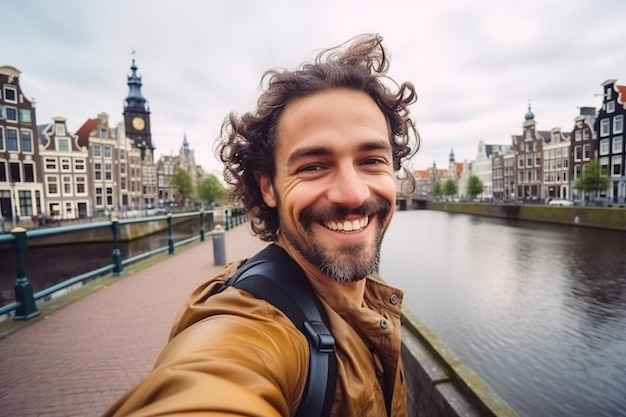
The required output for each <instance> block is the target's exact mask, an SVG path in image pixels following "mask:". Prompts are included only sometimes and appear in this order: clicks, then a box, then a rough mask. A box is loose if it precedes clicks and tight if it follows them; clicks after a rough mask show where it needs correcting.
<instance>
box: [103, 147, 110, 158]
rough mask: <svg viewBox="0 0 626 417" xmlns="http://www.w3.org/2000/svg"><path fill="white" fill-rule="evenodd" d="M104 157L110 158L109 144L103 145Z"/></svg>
mask: <svg viewBox="0 0 626 417" xmlns="http://www.w3.org/2000/svg"><path fill="white" fill-rule="evenodd" d="M104 157H105V158H110V157H111V147H110V146H105V147H104Z"/></svg>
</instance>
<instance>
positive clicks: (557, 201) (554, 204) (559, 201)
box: [548, 198, 574, 206]
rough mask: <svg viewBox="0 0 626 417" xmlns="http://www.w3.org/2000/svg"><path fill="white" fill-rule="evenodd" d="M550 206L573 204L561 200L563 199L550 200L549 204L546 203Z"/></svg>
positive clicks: (572, 203)
mask: <svg viewBox="0 0 626 417" xmlns="http://www.w3.org/2000/svg"><path fill="white" fill-rule="evenodd" d="M548 204H549V205H551V206H573V205H574V202H573V201H570V200H563V199H558V198H557V199H554V200H550V202H549V203H548Z"/></svg>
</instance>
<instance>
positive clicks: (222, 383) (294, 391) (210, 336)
mask: <svg viewBox="0 0 626 417" xmlns="http://www.w3.org/2000/svg"><path fill="white" fill-rule="evenodd" d="M212 299H217V300H212V302H211V303H210V307H209V304H207V307H206V310H207V311H205V312H204V314H208V316H206V315H205V318H204V319H202V320H198V321H196V322H195V323H194V324H192V325H190V326H189V327H187V328H186V329H184V330H182V331H181V332H179V333H178V334H176V335H175V336H174V337H173V338H172V339H171V340H170V342H169V343H168V344H167V346H166V347H165V349H164V350H163V352H162V353H161V355H160V357H159V359H158V360H157V363H156V365H155V367H154V369H153V370H152V372H151V373H150V374H148V375H147V376H146V377H145V378H144V379H143V380H142V381H141V382H140V383H139V384H138V385H137V386H135V387H134V388H133V389H131V390H130V391H128V392H127V393H126V394H125V395H124V396H123V397H122V398H120V399H119V400H118V401H117V402H116V403H115V404H114V405H113V406H112V407H111V408H110V409H109V410H108V411H107V412H106V413H105V414H104V416H116V417H119V416H133V417H140V416H141V417H143V416H183V415H185V416H217V415H220V416H266V417H267V416H284V417H287V416H290V415H293V414H294V413H295V411H296V410H297V407H298V405H299V402H300V397H301V395H302V392H303V391H304V385H305V383H306V377H307V374H308V360H309V351H308V343H307V341H306V338H305V336H304V335H302V334H301V333H300V332H299V331H298V330H297V329H296V328H295V327H294V326H293V325H292V324H291V322H290V321H289V319H288V318H287V317H286V316H284V315H283V314H282V312H280V311H279V310H277V309H276V308H274V307H273V306H271V305H269V304H268V303H267V302H265V301H262V300H258V299H256V298H254V297H252V296H251V295H249V294H247V293H245V292H243V291H240V290H237V289H228V290H226V291H224V293H222V294H219V295H215V296H213V297H212ZM213 301H217V302H213Z"/></svg>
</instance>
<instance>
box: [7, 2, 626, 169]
mask: <svg viewBox="0 0 626 417" xmlns="http://www.w3.org/2000/svg"><path fill="white" fill-rule="evenodd" d="M0 15H1V16H2V24H0V40H1V42H0V65H11V66H14V67H16V68H17V69H18V70H20V71H21V72H22V74H21V77H20V83H21V87H22V90H23V91H24V93H25V95H26V96H27V97H29V98H34V99H35V101H36V102H37V123H38V124H44V123H48V122H50V121H51V118H52V117H55V116H62V117H65V118H66V119H67V123H68V126H69V128H70V130H71V131H76V130H77V129H78V128H79V127H80V126H81V125H82V124H83V123H84V122H85V121H86V120H87V119H88V118H94V117H96V116H97V114H98V113H100V112H106V113H108V114H109V116H110V122H111V124H112V125H115V124H116V123H117V122H118V121H120V120H121V119H122V111H123V102H124V99H125V98H126V96H127V94H128V86H127V85H126V81H127V78H126V77H127V75H128V74H130V68H129V67H130V65H131V60H132V51H133V49H134V50H135V51H136V53H135V59H136V64H137V66H138V67H139V70H138V73H139V75H141V77H142V81H143V88H142V92H143V95H144V97H145V98H146V99H147V100H148V101H149V104H150V110H151V112H152V114H151V120H152V137H153V143H154V144H155V145H156V147H157V149H156V155H157V157H158V155H160V154H170V153H172V152H173V153H177V152H178V150H179V148H180V146H181V144H182V140H183V136H184V135H185V134H186V135H187V139H188V141H189V143H190V146H191V147H192V149H194V150H195V153H196V160H197V162H198V163H199V164H201V165H202V166H203V167H204V168H205V169H207V170H209V171H212V170H216V169H217V170H219V169H221V167H220V164H219V163H218V162H217V160H216V159H215V157H214V154H213V143H214V139H215V138H216V137H217V135H218V134H219V128H220V126H221V123H222V120H223V119H224V117H225V116H226V115H227V114H228V113H229V112H230V111H236V112H238V113H244V112H246V111H249V110H252V109H253V108H254V105H255V102H256V98H257V97H258V95H259V91H260V90H259V81H260V77H261V74H262V73H263V71H265V70H266V69H269V68H273V67H283V68H290V69H292V68H294V67H296V66H297V65H299V64H300V63H301V62H302V61H304V60H307V59H310V58H312V57H313V56H314V55H315V54H316V52H318V51H319V50H320V49H323V48H326V47H330V46H334V45H336V44H339V43H341V42H343V41H345V40H347V39H348V38H350V37H352V36H354V35H356V34H360V33H365V32H378V33H380V34H381V35H382V36H383V38H384V43H385V45H386V46H387V48H388V49H389V50H390V52H391V54H392V62H391V70H390V75H391V76H392V77H393V78H395V79H396V80H397V81H399V82H402V81H411V82H413V83H414V84H415V86H416V89H417V92H418V95H419V100H418V102H417V103H416V104H415V105H414V106H413V107H412V113H413V116H414V118H415V120H416V122H417V126H418V129H419V132H420V134H421V137H422V146H421V149H420V151H419V153H418V154H417V156H416V157H414V161H413V165H414V167H415V168H419V169H424V168H426V167H427V166H430V165H432V163H433V162H436V163H437V166H438V167H440V168H445V167H447V161H448V155H449V153H450V150H451V149H454V152H455V155H456V161H457V162H461V161H463V160H472V159H475V155H476V152H477V145H478V142H479V141H480V140H483V141H484V142H485V143H487V144H510V143H511V135H512V134H520V133H521V131H522V130H521V129H522V123H523V121H524V114H525V113H526V111H527V108H528V103H529V100H530V102H531V104H532V110H533V112H534V113H535V120H537V122H538V128H539V129H540V130H550V129H551V128H553V127H561V128H562V129H564V130H565V131H570V130H571V129H572V127H573V119H574V118H575V117H576V116H577V115H578V112H579V110H578V107H581V106H593V107H599V106H600V104H601V101H602V100H601V97H599V96H596V95H597V94H599V93H601V92H602V88H601V84H602V83H603V82H604V81H606V80H608V79H617V80H618V83H619V84H626V48H625V47H624V45H625V40H626V23H625V22H626V1H624V0H594V1H584V0H569V1H565V0H564V1H551V0H525V1H508V0H439V1H422V0H407V1H404V0H397V1H387V2H382V1H368V0H354V1H352V0H351V1H340V0H316V1H306V2H304V1H296V0H276V1H269V0H268V1H261V0H257V1H253V0H250V1H243V0H224V1H208V0H207V1H199V0H198V1H192V0H177V1H163V0H134V1H131V0H107V1H104V0H103V1H99V2H97V1H89V0H40V1H36V0H19V1H18V0H0Z"/></svg>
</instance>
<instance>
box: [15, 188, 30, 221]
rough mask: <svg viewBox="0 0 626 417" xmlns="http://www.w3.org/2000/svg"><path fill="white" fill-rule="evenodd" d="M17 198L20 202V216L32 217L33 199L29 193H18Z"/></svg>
mask: <svg viewBox="0 0 626 417" xmlns="http://www.w3.org/2000/svg"><path fill="white" fill-rule="evenodd" d="M18 198H19V200H20V212H21V213H22V216H32V215H33V197H32V193H31V192H30V191H19V192H18Z"/></svg>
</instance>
